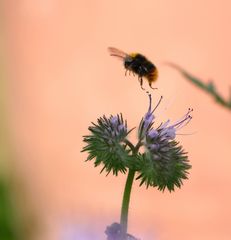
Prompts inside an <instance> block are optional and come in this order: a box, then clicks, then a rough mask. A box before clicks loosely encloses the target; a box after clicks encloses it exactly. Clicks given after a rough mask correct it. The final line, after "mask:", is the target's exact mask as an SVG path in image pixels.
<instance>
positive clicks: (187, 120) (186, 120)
mask: <svg viewBox="0 0 231 240" xmlns="http://www.w3.org/2000/svg"><path fill="white" fill-rule="evenodd" d="M191 119H192V116H191V115H188V116H186V117H185V119H183V120H181V121H180V122H178V123H176V124H174V125H173V127H175V128H176V129H177V130H180V129H181V128H183V127H185V126H186V125H187V124H188V123H189V122H190V121H191Z"/></svg>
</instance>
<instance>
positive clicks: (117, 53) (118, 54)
mask: <svg viewBox="0 0 231 240" xmlns="http://www.w3.org/2000/svg"><path fill="white" fill-rule="evenodd" d="M108 51H109V53H110V55H111V56H115V57H118V58H120V59H125V58H126V57H127V56H128V54H127V53H125V52H123V51H121V50H119V49H117V48H114V47H109V48H108Z"/></svg>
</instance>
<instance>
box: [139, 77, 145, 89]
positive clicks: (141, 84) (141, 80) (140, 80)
mask: <svg viewBox="0 0 231 240" xmlns="http://www.w3.org/2000/svg"><path fill="white" fill-rule="evenodd" d="M138 80H139V82H140V87H141V89H143V90H145V89H144V88H143V78H142V77H139V78H138Z"/></svg>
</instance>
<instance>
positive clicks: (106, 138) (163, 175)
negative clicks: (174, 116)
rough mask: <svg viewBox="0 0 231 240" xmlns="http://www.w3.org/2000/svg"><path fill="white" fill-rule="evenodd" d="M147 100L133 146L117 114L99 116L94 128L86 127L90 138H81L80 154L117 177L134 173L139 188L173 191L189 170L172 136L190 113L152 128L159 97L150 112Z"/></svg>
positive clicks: (126, 129) (182, 151)
mask: <svg viewBox="0 0 231 240" xmlns="http://www.w3.org/2000/svg"><path fill="white" fill-rule="evenodd" d="M148 96H149V107H148V111H147V113H146V114H145V115H144V117H143V118H142V120H141V122H140V125H139V128H138V143H137V144H136V145H135V146H134V145H133V144H132V143H131V142H130V141H129V140H128V134H129V133H130V132H131V131H132V130H133V129H131V130H128V128H127V122H126V121H124V120H123V117H122V114H120V115H116V116H110V117H109V118H107V117H105V116H103V117H102V118H99V119H98V121H97V124H94V123H93V126H91V127H89V130H90V132H91V135H88V136H84V141H85V142H86V143H87V146H85V147H84V149H83V151H87V152H88V153H89V155H88V158H87V161H88V160H92V159H95V163H94V164H95V166H98V165H100V164H103V165H104V166H103V169H102V171H103V170H106V172H107V173H110V172H111V171H112V172H113V174H115V175H117V174H118V172H122V173H125V172H126V170H127V169H128V168H129V169H131V168H132V169H133V170H135V171H136V172H137V173H138V176H137V178H136V179H139V180H140V185H142V184H145V185H146V186H147V187H149V186H152V187H157V188H158V189H159V190H165V188H167V189H168V190H169V191H173V190H174V187H175V186H176V187H181V185H182V180H183V179H187V175H188V172H187V171H188V169H190V168H191V165H190V164H189V163H188V157H187V155H186V152H185V151H184V150H183V148H182V146H180V145H179V143H178V142H177V141H176V140H175V138H176V132H177V131H178V130H180V129H181V128H182V127H184V126H185V125H186V124H188V123H189V122H190V120H191V118H192V117H191V115H190V113H191V112H192V109H189V110H188V112H187V113H186V114H185V115H184V116H183V117H182V118H181V119H180V120H178V121H176V122H175V123H173V124H170V120H167V121H166V122H164V123H162V124H160V125H159V126H158V127H154V123H155V121H154V120H155V116H154V112H155V110H156V108H157V107H158V106H159V104H160V102H161V100H162V97H161V98H160V100H159V102H158V103H157V105H156V107H155V108H154V109H152V97H151V95H150V94H149V95H148ZM141 146H144V152H143V153H140V152H139V148H140V147H141Z"/></svg>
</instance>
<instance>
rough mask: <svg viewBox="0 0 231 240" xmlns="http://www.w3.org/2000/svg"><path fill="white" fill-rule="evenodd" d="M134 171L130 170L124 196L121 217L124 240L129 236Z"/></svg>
mask: <svg viewBox="0 0 231 240" xmlns="http://www.w3.org/2000/svg"><path fill="white" fill-rule="evenodd" d="M135 172H136V171H134V170H132V169H130V170H129V172H128V176H127V181H126V185H125V189H124V196H123V202H122V208H121V216H120V225H121V232H122V240H125V239H126V235H127V226H128V209H129V202H130V195H131V189H132V184H133V180H134V176H135Z"/></svg>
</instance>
